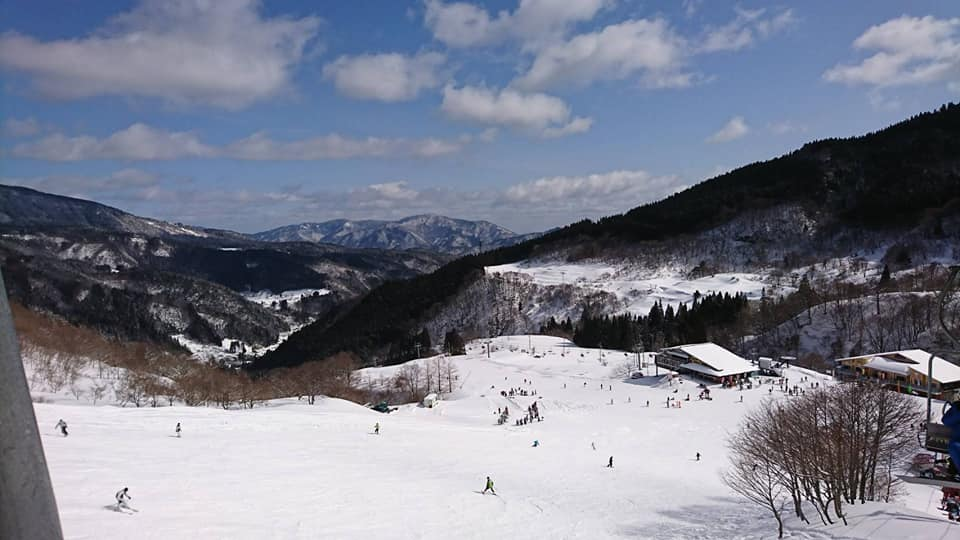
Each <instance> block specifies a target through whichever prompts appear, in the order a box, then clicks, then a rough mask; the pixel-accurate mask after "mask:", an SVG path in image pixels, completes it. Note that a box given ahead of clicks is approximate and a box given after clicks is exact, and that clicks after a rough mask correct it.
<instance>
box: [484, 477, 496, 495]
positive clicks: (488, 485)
mask: <svg viewBox="0 0 960 540" xmlns="http://www.w3.org/2000/svg"><path fill="white" fill-rule="evenodd" d="M488 489H489V490H490V493H493V494H494V495H496V494H497V492H496V491H494V489H493V480H491V479H490V477H489V476H488V477H487V485H486V487H484V488H483V491H482V492H481V495H486V494H487V490H488Z"/></svg>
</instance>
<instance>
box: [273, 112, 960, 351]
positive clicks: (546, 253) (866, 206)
mask: <svg viewBox="0 0 960 540" xmlns="http://www.w3.org/2000/svg"><path fill="white" fill-rule="evenodd" d="M784 206H787V207H791V208H796V209H798V210H799V211H800V212H801V213H803V214H804V216H809V217H806V218H805V219H806V220H807V222H801V223H799V225H798V227H801V228H802V229H803V233H804V235H805V236H806V237H807V245H806V246H804V247H805V249H807V250H808V254H812V255H817V254H823V253H824V252H825V251H827V249H829V250H831V251H836V250H837V249H838V247H837V244H836V239H837V237H838V235H840V236H843V235H846V238H848V239H849V238H853V239H856V238H859V237H862V236H864V235H869V236H871V238H888V239H892V238H896V237H899V236H901V235H906V236H911V235H914V236H916V235H920V236H925V237H931V238H941V239H943V238H947V237H950V236H951V235H953V234H955V231H952V230H945V225H944V223H945V222H947V221H949V220H950V219H951V218H952V217H955V216H957V215H958V213H960V212H958V211H960V106H958V105H956V104H949V105H944V106H942V107H940V108H939V109H938V110H936V111H934V112H928V113H923V114H920V115H917V116H914V117H912V118H910V119H908V120H905V121H903V122H900V123H898V124H895V125H892V126H890V127H888V128H885V129H883V130H880V131H877V132H874V133H870V134H867V135H863V136H859V137H851V138H846V139H825V140H821V141H816V142H811V143H808V144H806V145H804V146H803V147H802V148H800V149H798V150H796V151H794V152H791V153H789V154H786V155H784V156H781V157H778V158H775V159H771V160H768V161H764V162H758V163H753V164H750V165H747V166H744V167H741V168H739V169H736V170H733V171H730V172H729V173H726V174H723V175H721V176H718V177H715V178H711V179H709V180H706V181H704V182H702V183H700V184H697V185H696V186H693V187H691V188H689V189H687V190H684V191H682V192H680V193H676V194H674V195H671V196H670V197H667V198H665V199H663V200H661V201H657V202H655V203H651V204H646V205H643V206H640V207H637V208H635V209H633V210H631V211H629V212H626V213H624V214H620V215H616V216H610V217H607V218H604V219H601V220H598V221H596V222H593V221H589V220H585V221H581V222H578V223H574V224H571V225H569V226H567V227H564V228H562V229H558V230H555V231H552V232H550V233H547V234H545V235H544V236H541V237H539V238H536V239H533V240H529V241H527V242H523V243H521V244H518V245H515V246H510V247H505V248H501V249H497V250H493V251H490V252H487V253H483V254H480V255H473V256H468V257H464V258H461V259H458V260H456V261H453V262H451V263H449V264H448V265H447V266H444V267H442V268H440V269H438V270H437V271H435V272H434V273H432V274H430V275H425V276H418V277H417V278H414V279H412V280H408V281H405V282H393V283H388V284H385V285H383V286H381V287H379V288H377V289H374V290H373V291H371V292H370V293H369V294H368V295H367V296H366V297H364V298H363V299H362V300H360V301H359V302H357V303H356V305H354V306H353V307H352V308H351V309H345V310H339V311H338V312H336V313H332V314H330V315H329V316H328V317H324V318H321V319H320V320H318V321H317V322H315V323H314V324H312V325H310V326H308V327H306V328H304V329H303V330H301V331H300V332H298V333H297V334H295V335H293V336H291V338H290V339H289V340H288V341H287V342H285V343H284V344H283V345H282V346H281V347H279V348H278V349H276V350H275V351H273V352H272V353H269V354H267V355H265V356H264V357H262V358H260V359H258V360H257V361H256V362H255V367H256V368H263V369H267V368H271V367H274V366H281V365H295V364H299V363H301V362H303V361H307V360H312V359H320V358H324V357H326V356H329V355H330V354H333V353H336V352H338V351H353V352H355V353H357V354H359V355H361V356H363V357H365V358H367V359H368V360H382V359H386V358H387V356H388V354H387V351H388V350H390V349H391V348H394V349H396V348H397V347H398V346H399V344H402V343H406V342H410V341H411V340H412V336H415V335H417V334H418V333H420V331H421V330H422V327H423V326H424V325H425V324H426V323H427V322H428V321H429V320H430V318H431V317H432V316H433V315H435V314H437V313H438V312H440V311H442V310H443V309H444V307H445V306H446V305H447V304H448V303H449V302H450V301H452V300H453V299H454V298H456V297H457V295H458V293H459V292H460V291H462V290H463V289H464V288H466V287H468V286H470V285H471V284H473V283H475V282H476V281H477V280H480V279H482V278H483V276H484V268H485V267H487V266H495V265H499V264H505V263H513V262H517V261H522V260H530V259H536V258H547V257H559V258H561V259H564V260H574V259H586V258H605V257H607V258H620V259H622V258H623V252H624V251H629V250H631V249H636V248H637V247H638V246H642V247H643V248H644V249H653V250H657V249H666V248H668V247H669V246H671V245H673V244H675V243H678V242H684V241H686V239H690V238H696V237H697V235H703V234H707V233H709V232H710V231H714V232H715V233H716V232H717V231H720V234H725V231H724V230H723V227H724V226H725V224H729V223H731V222H735V221H737V220H748V219H750V217H751V216H753V215H756V214H757V213H762V212H764V211H770V210H772V209H776V208H778V207H784ZM948 228H949V227H948ZM728 232H729V231H727V232H726V233H728ZM736 240H737V242H738V243H740V244H744V245H748V244H750V243H751V242H754V241H756V239H754V238H751V237H750V236H749V235H745V236H742V237H737V238H736ZM767 240H771V239H767ZM772 240H773V241H776V239H775V238H773V239H772ZM891 241H892V240H891ZM851 242H853V243H855V240H853V241H851ZM730 249H736V247H735V246H734V247H731V248H730ZM846 249H853V247H851V246H847V247H846ZM783 259H784V260H783V261H782V264H783V265H785V266H790V265H791V264H795V263H792V262H791V261H790V260H789V259H790V257H789V256H786V255H785V256H784V257H783ZM907 259H908V260H909V256H908V257H907ZM705 262H707V261H705ZM707 266H709V265H707ZM451 324H454V325H455V324H460V325H462V326H463V327H466V326H469V325H470V324H471V321H459V322H457V321H453V322H451ZM434 340H436V337H434ZM389 356H390V360H391V361H394V360H395V358H396V357H394V355H389Z"/></svg>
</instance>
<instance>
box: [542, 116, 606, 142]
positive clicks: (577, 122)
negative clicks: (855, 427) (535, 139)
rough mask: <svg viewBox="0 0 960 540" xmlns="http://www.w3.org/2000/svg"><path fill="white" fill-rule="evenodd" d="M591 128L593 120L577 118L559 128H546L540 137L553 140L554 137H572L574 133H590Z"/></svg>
mask: <svg viewBox="0 0 960 540" xmlns="http://www.w3.org/2000/svg"><path fill="white" fill-rule="evenodd" d="M591 127H593V118H584V117H582V116H578V117H576V118H574V119H573V120H570V122H569V123H567V124H566V125H563V126H560V127H548V128H546V129H544V130H543V132H542V133H541V135H543V136H544V137H546V138H548V139H553V138H556V137H565V136H567V135H573V134H576V133H586V132H588V131H590V128H591Z"/></svg>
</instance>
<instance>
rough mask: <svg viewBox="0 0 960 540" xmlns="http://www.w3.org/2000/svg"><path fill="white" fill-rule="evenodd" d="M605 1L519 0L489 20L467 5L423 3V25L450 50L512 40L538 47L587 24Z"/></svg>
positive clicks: (437, 0)
mask: <svg viewBox="0 0 960 540" xmlns="http://www.w3.org/2000/svg"><path fill="white" fill-rule="evenodd" d="M609 3H610V2H609V1H608V0H520V3H519V5H518V6H517V8H516V9H515V10H514V11H513V12H510V11H506V10H504V11H501V12H499V13H497V14H496V15H494V16H491V15H490V14H489V13H488V12H487V11H486V10H485V9H484V8H482V7H478V6H476V5H474V4H471V3H467V2H451V3H444V2H442V1H440V0H426V2H425V4H426V13H425V14H424V23H425V24H426V26H427V28H429V29H430V31H431V32H433V37H434V38H435V39H437V40H438V41H441V42H443V43H445V44H447V45H448V46H451V47H473V46H483V45H495V44H498V43H502V42H504V41H508V40H516V41H520V42H521V43H523V44H525V46H526V47H538V46H541V45H542V44H544V43H547V42H549V41H551V40H554V39H556V38H559V37H561V36H562V35H563V34H564V33H565V32H566V31H567V30H568V29H569V28H570V27H571V26H572V25H573V24H575V23H578V22H583V21H589V20H591V19H593V17H594V16H595V15H596V14H597V13H598V12H599V11H600V10H601V9H603V8H604V7H605V6H606V5H607V4H609Z"/></svg>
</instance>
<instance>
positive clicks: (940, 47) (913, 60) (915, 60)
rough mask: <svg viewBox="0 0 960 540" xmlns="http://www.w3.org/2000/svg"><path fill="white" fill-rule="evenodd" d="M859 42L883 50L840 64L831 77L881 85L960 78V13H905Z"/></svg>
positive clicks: (829, 72) (828, 75)
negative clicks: (952, 15) (941, 15)
mask: <svg viewBox="0 0 960 540" xmlns="http://www.w3.org/2000/svg"><path fill="white" fill-rule="evenodd" d="M853 46H854V48H856V49H860V50H866V51H877V52H875V53H874V54H873V55H871V56H869V57H867V58H865V59H863V60H862V61H861V62H860V63H857V64H837V65H836V66H834V67H832V68H830V69H828V70H827V71H826V72H824V74H823V78H824V79H825V80H827V81H830V82H836V83H842V84H848V85H856V84H864V85H869V86H874V87H878V88H882V87H887V86H898V85H910V84H931V83H938V82H943V83H945V84H946V85H947V86H948V87H949V86H950V85H956V84H958V83H960V18H953V19H938V18H936V17H933V16H930V15H928V16H926V17H910V16H907V15H903V16H901V17H898V18H896V19H891V20H889V21H886V22H884V23H882V24H879V25H876V26H871V27H870V28H868V29H867V31H866V32H864V33H863V34H862V35H861V36H860V37H858V38H857V39H856V40H855V41H854V42H853Z"/></svg>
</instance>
